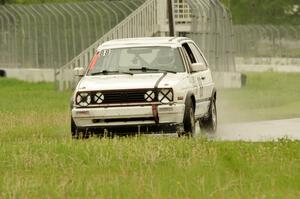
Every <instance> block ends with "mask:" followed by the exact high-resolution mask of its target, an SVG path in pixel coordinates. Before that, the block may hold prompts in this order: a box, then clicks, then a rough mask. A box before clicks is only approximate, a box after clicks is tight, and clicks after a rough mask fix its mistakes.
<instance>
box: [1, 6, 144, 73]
mask: <svg viewBox="0 0 300 199" xmlns="http://www.w3.org/2000/svg"><path fill="white" fill-rule="evenodd" d="M143 2H144V0H122V1H89V2H84V3H65V4H37V5H26V6H24V5H4V6H0V67H3V68H13V67H22V68H59V67H61V66H63V65H64V64H66V63H67V62H68V61H70V60H71V59H72V58H74V57H75V56H76V55H78V54H79V53H80V52H82V51H83V50H84V49H86V48H87V47H88V46H90V45H91V44H92V43H94V42H95V41H96V40H97V39H99V38H100V37H101V36H102V35H104V34H105V33H106V32H108V31H109V30H111V29H112V28H113V27H114V26H115V25H116V24H118V23H119V22H121V21H122V20H123V19H124V18H125V17H126V16H128V15H129V14H130V13H132V12H133V11H134V10H135V9H137V8H138V7H139V6H140V5H141V4H142V3H143Z"/></svg>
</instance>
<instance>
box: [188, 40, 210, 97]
mask: <svg viewBox="0 0 300 199" xmlns="http://www.w3.org/2000/svg"><path fill="white" fill-rule="evenodd" d="M188 45H189V47H190V48H191V50H192V52H193V54H194V56H195V58H196V60H197V63H203V64H204V65H205V66H206V68H205V70H202V71H200V77H198V82H199V84H200V85H201V86H202V88H203V95H202V96H201V98H202V100H203V101H205V100H209V99H210V97H211V95H212V91H213V88H214V83H213V79H212V76H211V71H210V69H209V67H208V64H207V61H206V59H205V58H204V56H203V54H202V52H201V51H200V49H199V48H198V46H197V45H196V44H195V43H193V42H189V43H188Z"/></svg>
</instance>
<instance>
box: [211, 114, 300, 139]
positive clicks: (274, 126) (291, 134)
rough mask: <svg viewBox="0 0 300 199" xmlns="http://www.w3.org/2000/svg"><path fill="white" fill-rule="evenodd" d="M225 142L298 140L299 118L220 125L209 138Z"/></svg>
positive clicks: (299, 135) (299, 134)
mask: <svg viewBox="0 0 300 199" xmlns="http://www.w3.org/2000/svg"><path fill="white" fill-rule="evenodd" d="M209 137H211V138H213V139H216V140H226V141H239V140H241V141H253V142H259V141H272V140H278V139H284V138H287V139H291V140H300V118H295V119H286V120H273V121H259V122H250V123H235V124H220V125H219V127H218V132H217V133H216V134H215V135H213V136H209Z"/></svg>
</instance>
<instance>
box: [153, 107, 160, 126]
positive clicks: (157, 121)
mask: <svg viewBox="0 0 300 199" xmlns="http://www.w3.org/2000/svg"><path fill="white" fill-rule="evenodd" d="M152 114H153V118H154V121H155V123H156V124H159V117H158V110H157V105H156V104H152Z"/></svg>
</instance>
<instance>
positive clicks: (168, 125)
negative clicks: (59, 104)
mask: <svg viewBox="0 0 300 199" xmlns="http://www.w3.org/2000/svg"><path fill="white" fill-rule="evenodd" d="M75 71H76V73H77V75H78V76H81V77H82V78H81V80H80V81H79V83H78V85H77V87H76V89H75V92H74V95H73V97H72V102H71V111H72V118H71V131H72V136H73V137H75V138H78V137H84V138H86V137H89V135H90V134H91V133H92V134H100V135H101V134H104V133H105V132H109V133H113V134H115V133H116V134H128V133H178V135H179V136H181V135H188V136H194V134H195V128H196V124H197V125H198V124H199V125H200V127H201V128H202V129H204V130H206V131H210V132H215V131H216V129H217V111H216V89H215V85H214V82H213V80H212V75H211V71H210V69H209V67H208V64H207V61H206V59H205V57H204V56H203V53H202V52H201V50H200V49H199V47H198V46H197V45H196V44H195V43H194V42H193V41H192V40H191V39H189V38H184V37H162V38H159V37H152V38H133V39H121V40H112V41H108V42H105V43H103V44H102V45H101V46H99V48H98V49H97V51H96V54H95V56H94V57H93V59H92V60H91V63H90V65H89V66H88V67H87V68H86V69H84V68H77V69H75Z"/></svg>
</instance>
